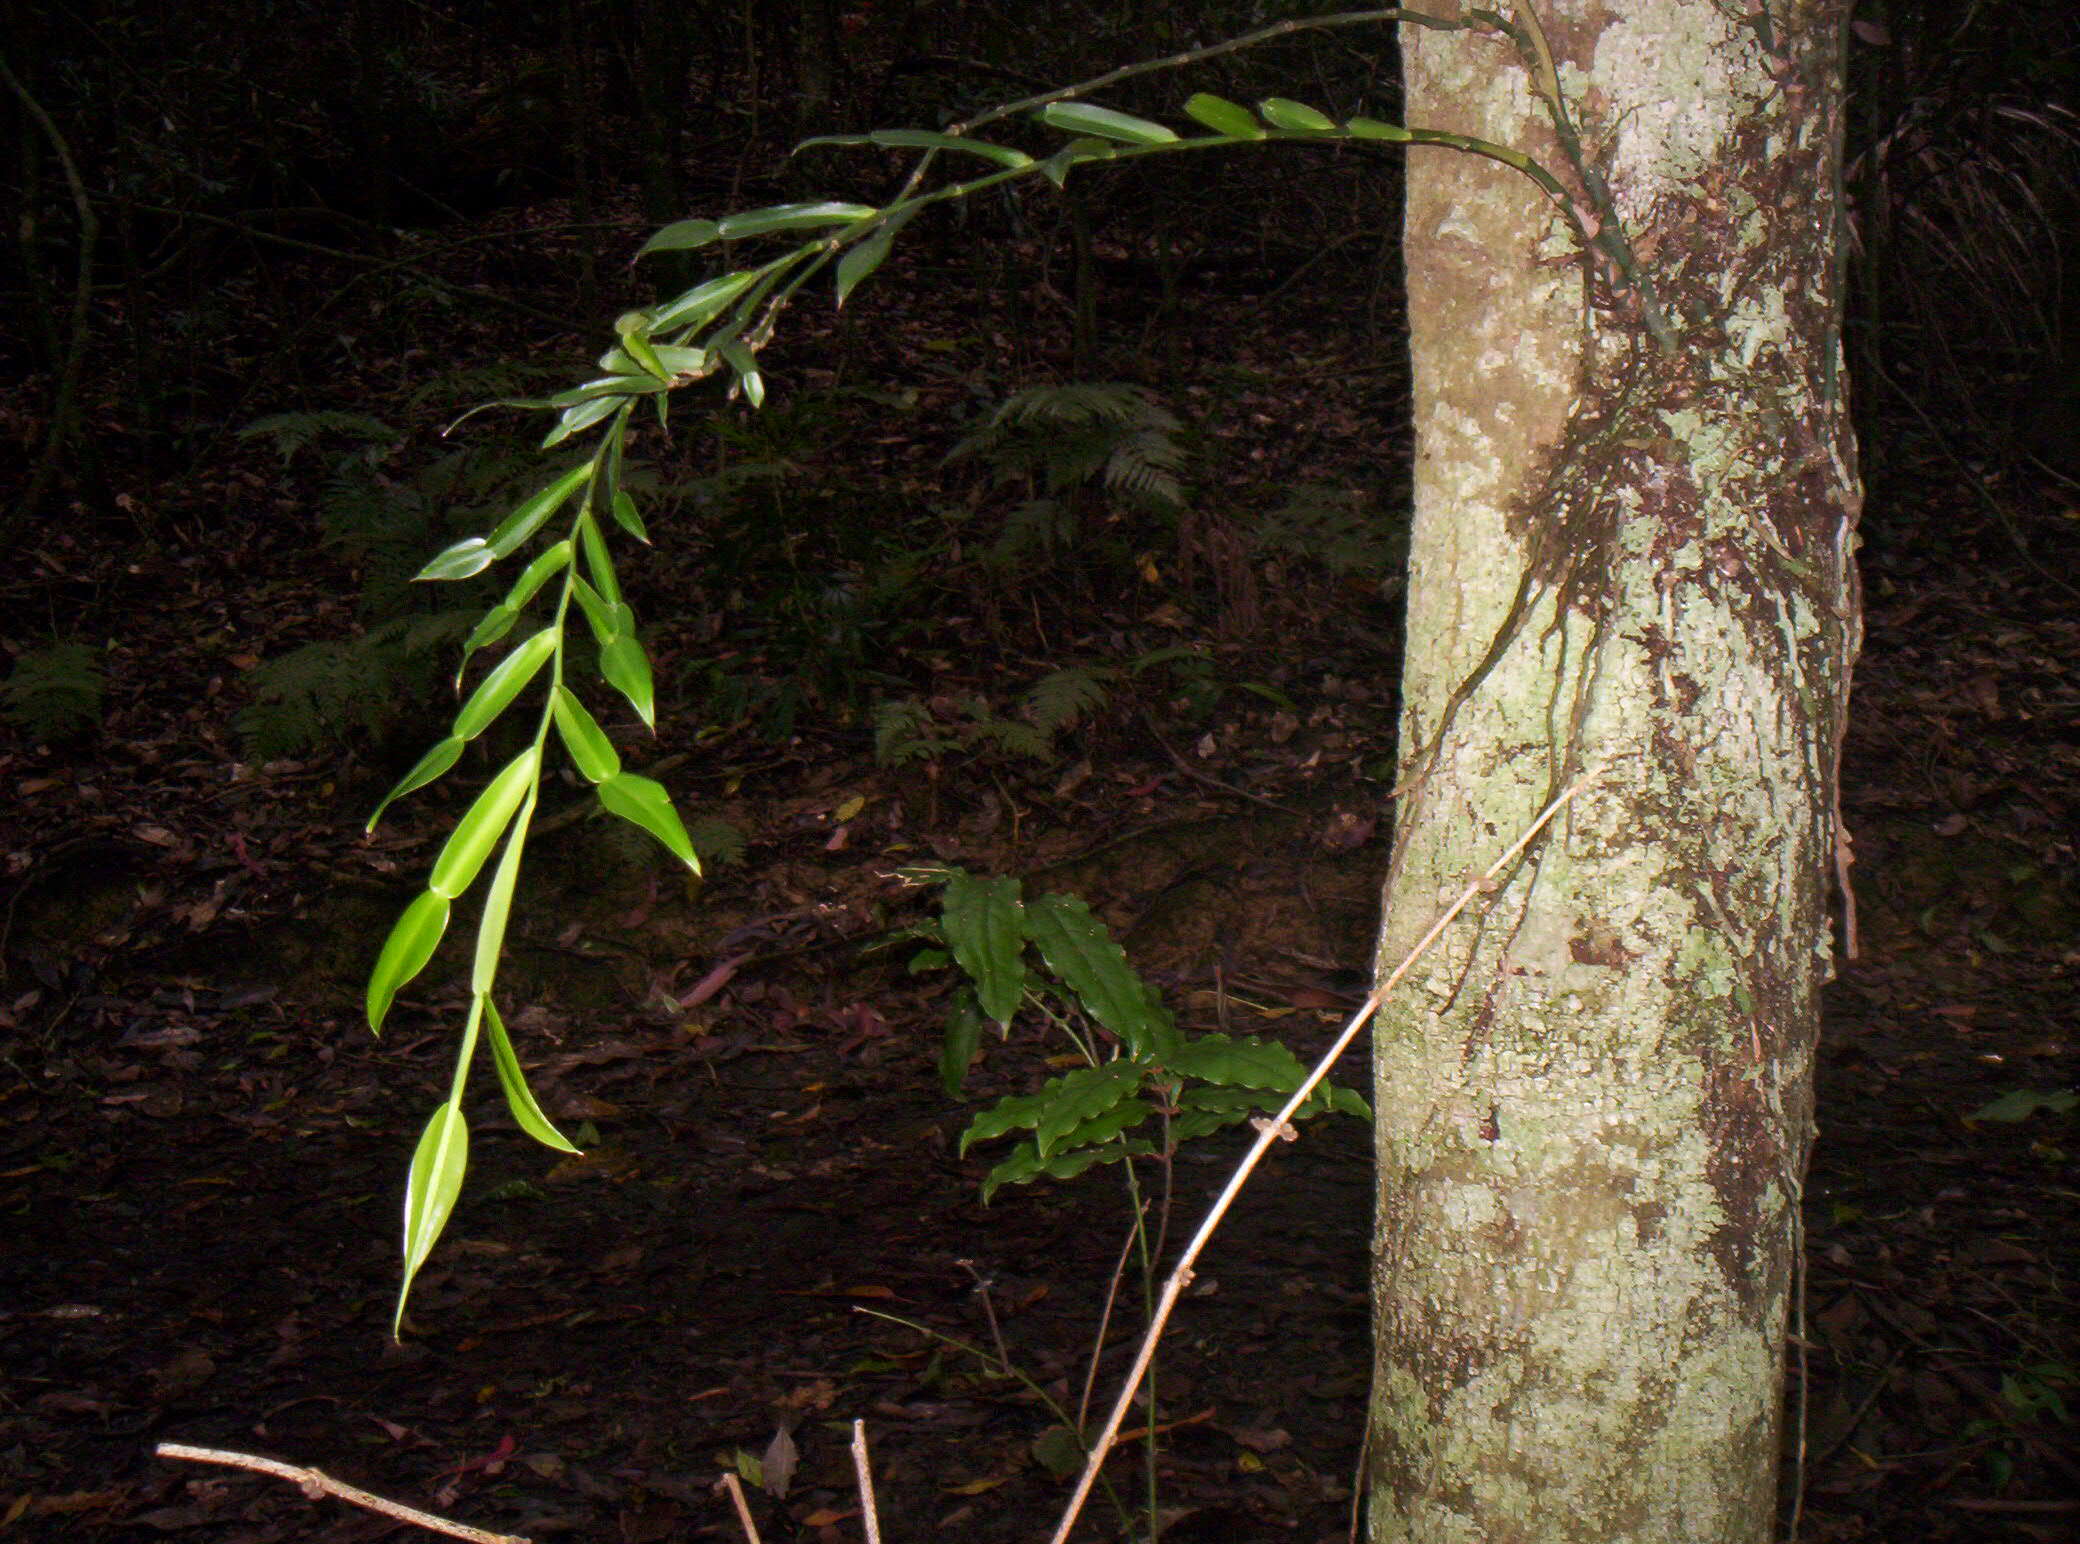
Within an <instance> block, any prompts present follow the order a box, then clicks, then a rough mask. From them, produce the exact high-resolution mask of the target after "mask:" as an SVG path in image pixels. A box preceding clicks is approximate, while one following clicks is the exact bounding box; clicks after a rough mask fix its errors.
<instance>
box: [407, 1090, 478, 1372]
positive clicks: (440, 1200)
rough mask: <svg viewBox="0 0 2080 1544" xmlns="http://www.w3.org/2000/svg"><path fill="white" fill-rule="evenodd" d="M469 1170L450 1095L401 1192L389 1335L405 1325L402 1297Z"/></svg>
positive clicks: (465, 1130)
mask: <svg viewBox="0 0 2080 1544" xmlns="http://www.w3.org/2000/svg"><path fill="white" fill-rule="evenodd" d="M468 1168H469V1122H468V1121H467V1120H465V1119H464V1118H463V1114H462V1106H461V1105H460V1104H459V1103H457V1102H456V1101H455V1100H453V1099H450V1100H449V1101H448V1102H447V1103H446V1104H444V1105H442V1106H441V1107H440V1108H439V1109H437V1110H435V1111H434V1112H433V1118H432V1119H431V1120H429V1121H427V1123H426V1130H425V1131H424V1132H422V1133H421V1134H420V1136H419V1147H418V1150H417V1151H416V1152H414V1153H413V1154H412V1173H411V1178H410V1179H409V1180H408V1181H407V1182H406V1184H405V1191H404V1284H403V1286H401V1287H400V1288H399V1289H398V1293H397V1317H396V1319H395V1320H393V1321H392V1323H391V1326H390V1333H391V1334H392V1335H393V1336H394V1335H396V1334H398V1333H399V1332H400V1331H402V1330H403V1328H404V1304H405V1299H406V1298H407V1297H409V1296H410V1295H411V1290H412V1278H413V1277H415V1276H417V1275H418V1274H419V1267H420V1266H422V1265H424V1264H425V1263H426V1257H427V1256H428V1255H430V1254H432V1253H433V1246H434V1244H435V1243H437V1242H438V1241H439V1239H440V1236H441V1229H443V1228H445V1227H446V1226H447V1225H448V1214H449V1213H451V1212H453V1211H454V1210H455V1198H456V1197H457V1196H458V1195H460V1194H461V1193H462V1176H463V1174H464V1173H465V1172H466V1171H467V1170H468Z"/></svg>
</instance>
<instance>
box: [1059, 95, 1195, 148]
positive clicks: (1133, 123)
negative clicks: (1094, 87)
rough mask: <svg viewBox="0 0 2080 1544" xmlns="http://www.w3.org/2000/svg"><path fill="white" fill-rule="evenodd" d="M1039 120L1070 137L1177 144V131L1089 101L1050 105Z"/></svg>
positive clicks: (1136, 142) (1126, 142) (1126, 143)
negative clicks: (1091, 136)
mask: <svg viewBox="0 0 2080 1544" xmlns="http://www.w3.org/2000/svg"><path fill="white" fill-rule="evenodd" d="M1040 121H1041V122H1042V123H1045V124H1047V125H1048V126H1049V127H1050V128H1056V129H1061V130H1063V131H1065V132H1067V133H1070V134H1094V135H1096V136H1097V137H1098V138H1099V139H1112V140H1118V141H1119V142H1120V143H1121V144H1125V145H1171V144H1175V143H1176V142H1177V131H1176V130H1175V129H1172V128H1168V127H1166V126H1165V125H1163V124H1160V123H1155V122H1151V121H1150V120H1149V119H1147V118H1137V117H1135V116H1134V115H1133V114H1132V113H1122V112H1115V111H1114V110H1113V109H1111V108H1109V107H1098V106H1095V105H1094V104H1092V103H1090V102H1050V103H1048V104H1047V105H1046V106H1045V107H1043V108H1041V109H1040Z"/></svg>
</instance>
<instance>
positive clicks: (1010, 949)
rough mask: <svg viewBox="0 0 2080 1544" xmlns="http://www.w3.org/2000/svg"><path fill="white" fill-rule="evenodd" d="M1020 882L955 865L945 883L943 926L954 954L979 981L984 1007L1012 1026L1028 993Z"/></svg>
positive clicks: (978, 997)
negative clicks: (1012, 1020)
mask: <svg viewBox="0 0 2080 1544" xmlns="http://www.w3.org/2000/svg"><path fill="white" fill-rule="evenodd" d="M1019 891H1020V887H1019V882H1018V881H1017V880H1016V879H1012V878H1008V877H1006V878H999V879H985V878H982V877H980V876H978V875H975V874H970V873H968V872H966V871H965V870H962V869H955V870H954V871H953V876H952V878H950V879H948V880H947V882H946V894H945V901H944V907H945V910H944V914H943V917H942V920H941V924H940V926H941V929H942V931H943V932H944V933H945V935H946V944H947V947H948V948H950V949H952V950H953V957H954V959H955V960H957V961H958V962H959V963H960V967H961V969H962V970H964V971H966V972H967V973H968V979H969V980H971V981H973V982H974V983H975V996H976V1000H977V1001H978V1002H979V1003H980V1004H981V1006H982V1011H983V1012H984V1013H986V1014H988V1015H989V1016H990V1017H991V1018H993V1019H995V1020H996V1021H997V1022H998V1023H999V1024H1009V1023H1010V1022H1011V1016H1012V1015H1013V1014H1015V1013H1017V1012H1018V1005H1019V1002H1020V1000H1021V999H1022V998H1023V997H1024V996H1025V975H1026V967H1025V959H1024V955H1025V922H1024V914H1025V908H1024V905H1023V903H1022V902H1021V900H1020V898H1019Z"/></svg>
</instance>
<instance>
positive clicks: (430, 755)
mask: <svg viewBox="0 0 2080 1544" xmlns="http://www.w3.org/2000/svg"><path fill="white" fill-rule="evenodd" d="M461 755H462V742H461V741H460V740H458V739H456V738H455V737H454V736H453V735H449V736H448V737H447V738H446V739H445V740H442V741H440V742H439V743H438V744H436V745H435V746H434V747H433V748H432V749H431V750H429V751H428V752H427V753H426V754H425V755H423V756H421V757H420V758H419V759H418V761H417V762H415V763H414V764H413V766H412V770H411V771H409V772H407V773H405V775H404V776H403V777H401V778H399V779H398V780H397V786H396V787H395V788H392V789H391V790H390V791H389V792H388V793H386V794H384V795H383V802H382V803H381V804H378V805H377V806H376V812H375V813H374V814H373V815H371V816H369V817H368V825H367V826H366V827H365V829H366V830H370V831H373V830H375V828H376V822H377V821H379V820H381V819H382V818H383V811H384V810H386V809H388V808H389V807H390V806H391V805H393V804H395V803H396V802H397V801H398V800H399V799H402V798H403V797H404V796H405V795H406V794H408V793H411V792H412V791H414V790H415V789H419V788H424V787H425V786H426V785H427V784H428V783H430V782H432V781H433V780H434V779H435V778H437V777H439V776H440V775H441V774H442V773H444V772H446V771H447V770H448V769H449V768H450V767H452V766H454V765H455V763H456V761H457V760H458V759H459V758H460V757H461Z"/></svg>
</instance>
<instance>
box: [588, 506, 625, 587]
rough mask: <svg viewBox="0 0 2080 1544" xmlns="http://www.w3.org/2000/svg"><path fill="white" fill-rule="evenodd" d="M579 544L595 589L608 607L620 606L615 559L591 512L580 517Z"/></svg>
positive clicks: (619, 585) (619, 582) (618, 581)
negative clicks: (615, 574) (583, 552)
mask: <svg viewBox="0 0 2080 1544" xmlns="http://www.w3.org/2000/svg"><path fill="white" fill-rule="evenodd" d="M578 542H579V544H580V545H581V546H582V547H584V549H585V571H586V572H587V573H588V574H590V575H591V576H592V584H593V587H594V588H595V589H597V590H598V591H599V593H600V595H601V597H602V598H604V599H605V601H606V602H607V604H608V605H610V606H618V605H620V604H621V581H620V580H618V579H616V578H615V577H614V559H613V557H612V555H611V554H609V553H608V551H607V540H606V538H605V537H604V536H602V535H600V532H599V522H598V521H597V520H595V519H593V518H592V515H591V512H590V511H587V512H586V513H585V514H583V515H580V516H579V517H578Z"/></svg>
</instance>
